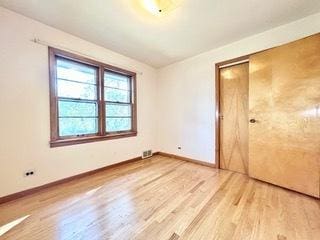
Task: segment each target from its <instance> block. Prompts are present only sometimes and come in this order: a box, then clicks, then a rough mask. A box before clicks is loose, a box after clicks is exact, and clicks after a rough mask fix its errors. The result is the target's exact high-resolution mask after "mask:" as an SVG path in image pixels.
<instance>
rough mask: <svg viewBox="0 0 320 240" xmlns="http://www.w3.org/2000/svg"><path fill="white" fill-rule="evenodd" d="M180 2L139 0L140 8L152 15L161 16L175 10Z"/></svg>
mask: <svg viewBox="0 0 320 240" xmlns="http://www.w3.org/2000/svg"><path fill="white" fill-rule="evenodd" d="M181 2H182V0H141V3H142V6H143V7H144V8H145V9H146V10H147V11H148V12H150V13H151V14H153V15H157V16H159V15H162V14H164V13H168V12H170V11H172V10H174V9H176V8H177V7H178V6H179V5H180V3H181Z"/></svg>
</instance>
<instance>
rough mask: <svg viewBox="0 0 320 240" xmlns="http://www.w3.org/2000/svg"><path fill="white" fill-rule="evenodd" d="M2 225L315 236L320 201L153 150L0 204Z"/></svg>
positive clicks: (103, 233) (98, 234) (99, 232)
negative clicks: (135, 159) (150, 155)
mask: <svg viewBox="0 0 320 240" xmlns="http://www.w3.org/2000/svg"><path fill="white" fill-rule="evenodd" d="M1 184H3V183H1ZM19 222H20V223H19ZM8 223H11V224H12V225H14V224H17V223H19V224H17V225H16V226H15V227H13V228H12V229H11V230H9V231H8V232H6V233H5V234H4V235H2V236H1V237H0V239H14V240H18V239H23V240H28V239H41V240H45V239H59V240H60V239H63V240H64V239H84V240H94V239H101V240H105V239H117V240H121V239H125V240H128V239H143V240H156V239H164V240H174V239H179V240H180V239H192V240H197V239H204V240H210V239H226V240H231V239H252V240H260V239H263V240H273V239H275V240H285V239H287V240H294V239H297V240H305V239H306V240H312V239H315V240H316V239H317V240H319V239H320V204H319V201H318V200H316V199H314V198H311V197H307V196H304V195H302V194H298V193H295V192H291V191H288V190H285V189H282V188H278V187H275V186H272V185H269V184H266V183H263V182H259V181H256V180H252V179H249V178H248V177H246V176H245V175H242V174H238V173H232V172H229V171H225V170H217V169H212V168H209V167H205V166H200V165H196V164H193V163H188V162H184V161H180V160H175V159H170V158H166V157H160V156H156V157H153V158H152V159H151V160H144V161H139V162H136V163H130V164H127V165H123V166H120V167H118V168H115V169H112V170H106V171H104V172H100V173H97V174H95V175H92V176H89V177H85V178H82V179H81V180H77V181H73V182H69V183H66V184H63V185H60V186H56V187H52V188H50V189H47V190H45V191H43V192H41V193H38V194H35V195H33V196H28V197H25V198H23V199H19V200H16V201H14V202H10V203H6V204H2V205H0V226H3V225H5V226H7V227H8V225H6V224H8ZM0 229H1V228H0ZM2 230H3V228H2ZM0 234H1V230H0Z"/></svg>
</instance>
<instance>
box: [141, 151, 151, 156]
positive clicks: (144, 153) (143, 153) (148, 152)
mask: <svg viewBox="0 0 320 240" xmlns="http://www.w3.org/2000/svg"><path fill="white" fill-rule="evenodd" d="M148 157H152V150H147V151H143V152H142V158H148Z"/></svg>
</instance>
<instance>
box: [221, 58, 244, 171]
mask: <svg viewBox="0 0 320 240" xmlns="http://www.w3.org/2000/svg"><path fill="white" fill-rule="evenodd" d="M248 91H249V64H248V63H242V64H238V65H234V66H229V67H224V68H221V69H220V108H221V115H222V116H221V117H222V118H221V121H220V145H221V150H220V167H221V168H223V169H228V170H231V171H235V172H240V173H244V174H248Z"/></svg>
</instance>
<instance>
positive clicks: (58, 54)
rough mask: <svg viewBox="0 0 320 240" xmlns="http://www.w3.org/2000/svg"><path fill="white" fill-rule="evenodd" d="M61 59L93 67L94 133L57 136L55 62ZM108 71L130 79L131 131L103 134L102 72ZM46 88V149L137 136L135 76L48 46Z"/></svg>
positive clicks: (104, 126)
mask: <svg viewBox="0 0 320 240" xmlns="http://www.w3.org/2000/svg"><path fill="white" fill-rule="evenodd" d="M57 58H63V59H68V60H71V61H74V62H77V63H81V64H85V65H88V66H90V67H95V68H97V100H96V101H97V104H98V133H96V134H95V133H94V134H83V135H81V136H65V137H60V136H59V120H58V117H59V115H58V95H57V76H56V59H57ZM105 71H110V72H114V73H118V74H122V75H125V76H127V77H129V78H130V79H131V84H130V86H131V88H130V98H131V103H130V104H131V129H130V130H128V131H119V132H106V123H105V119H106V116H105V98H104V73H105ZM49 88H50V94H49V95H50V147H60V146H67V145H74V144H81V143H88V142H96V141H103V140H111V139H118V138H126V137H134V136H137V87H136V73H134V72H131V71H128V70H124V69H121V68H118V67H114V66H111V65H108V64H105V63H102V62H98V61H95V60H92V59H89V58H86V57H83V56H79V55H76V54H74V53H70V52H66V51H63V50H60V49H56V48H52V47H49Z"/></svg>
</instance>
